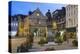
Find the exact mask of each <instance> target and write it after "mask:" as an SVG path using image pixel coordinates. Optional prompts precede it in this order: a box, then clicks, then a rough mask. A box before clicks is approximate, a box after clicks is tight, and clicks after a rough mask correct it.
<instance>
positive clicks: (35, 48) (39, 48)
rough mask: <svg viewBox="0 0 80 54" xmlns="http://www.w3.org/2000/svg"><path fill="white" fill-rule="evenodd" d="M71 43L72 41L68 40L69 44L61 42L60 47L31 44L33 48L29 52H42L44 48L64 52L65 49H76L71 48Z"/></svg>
mask: <svg viewBox="0 0 80 54" xmlns="http://www.w3.org/2000/svg"><path fill="white" fill-rule="evenodd" d="M72 41H73V39H69V42H67V41H65V42H63V43H62V44H61V45H47V46H45V45H43V46H40V45H38V44H35V43H34V44H33V48H32V49H30V50H29V51H32V52H34V51H44V50H45V49H46V48H51V47H53V48H54V49H55V50H66V49H77V48H78V47H73V46H72Z"/></svg>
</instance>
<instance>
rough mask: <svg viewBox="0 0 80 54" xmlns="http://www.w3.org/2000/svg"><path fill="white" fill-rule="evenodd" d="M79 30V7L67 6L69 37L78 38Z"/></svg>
mask: <svg viewBox="0 0 80 54" xmlns="http://www.w3.org/2000/svg"><path fill="white" fill-rule="evenodd" d="M77 28H78V5H67V6H66V31H67V33H68V36H69V37H75V38H76V36H77V34H76V32H77Z"/></svg>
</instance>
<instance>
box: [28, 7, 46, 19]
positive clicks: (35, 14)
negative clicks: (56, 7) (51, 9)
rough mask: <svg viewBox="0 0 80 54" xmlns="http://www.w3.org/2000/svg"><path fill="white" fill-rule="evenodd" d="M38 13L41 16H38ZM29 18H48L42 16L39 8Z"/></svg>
mask: <svg viewBox="0 0 80 54" xmlns="http://www.w3.org/2000/svg"><path fill="white" fill-rule="evenodd" d="M37 13H38V14H39V16H37ZM29 17H30V18H39V19H47V17H46V16H44V15H43V14H42V12H41V11H40V9H39V8H37V9H36V10H34V11H33V14H32V15H30V16H29Z"/></svg>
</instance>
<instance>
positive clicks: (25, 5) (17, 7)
mask: <svg viewBox="0 0 80 54" xmlns="http://www.w3.org/2000/svg"><path fill="white" fill-rule="evenodd" d="M65 6H66V5H64V4H55V3H36V2H21V1H12V5H11V15H15V14H24V15H27V14H28V11H34V10H35V9H37V8H39V9H40V11H41V12H42V13H43V14H45V13H46V12H47V11H48V9H50V11H51V12H53V11H55V10H56V9H61V7H65Z"/></svg>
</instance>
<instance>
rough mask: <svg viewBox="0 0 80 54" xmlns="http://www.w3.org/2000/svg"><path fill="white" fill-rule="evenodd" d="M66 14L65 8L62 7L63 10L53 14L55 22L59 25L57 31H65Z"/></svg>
mask: <svg viewBox="0 0 80 54" xmlns="http://www.w3.org/2000/svg"><path fill="white" fill-rule="evenodd" d="M65 14H66V11H65V7H62V9H57V10H55V11H54V12H53V13H52V16H53V20H54V21H55V22H56V24H57V30H63V29H65V20H66V19H65Z"/></svg>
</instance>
